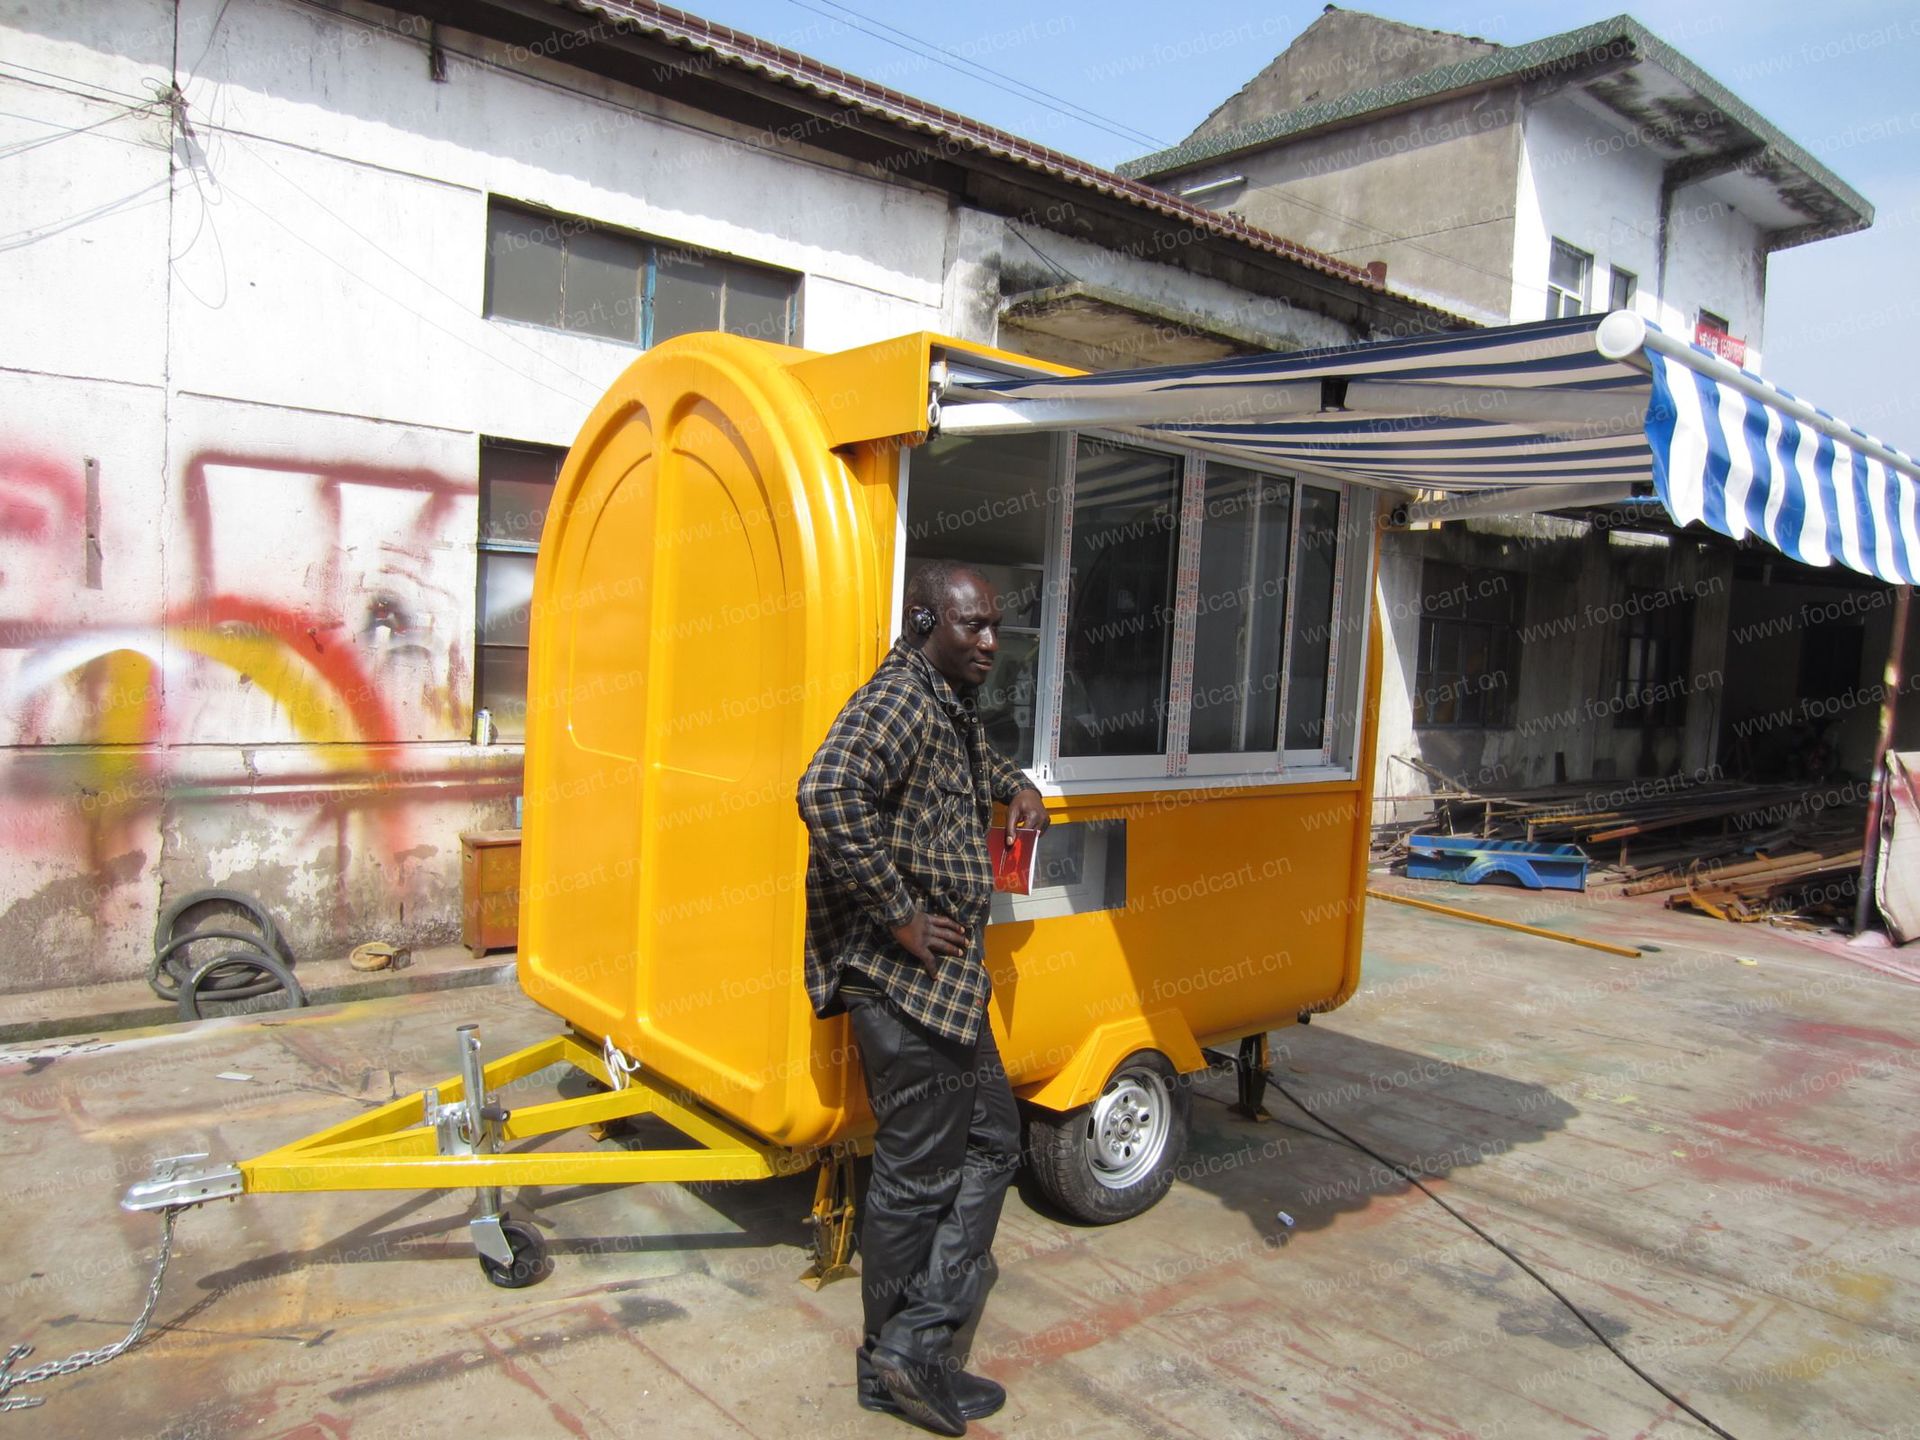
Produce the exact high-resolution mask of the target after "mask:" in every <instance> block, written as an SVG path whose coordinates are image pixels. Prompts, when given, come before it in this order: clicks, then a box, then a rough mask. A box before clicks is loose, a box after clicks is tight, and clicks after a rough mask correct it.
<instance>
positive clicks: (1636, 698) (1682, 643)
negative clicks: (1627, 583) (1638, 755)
mask: <svg viewBox="0 0 1920 1440" xmlns="http://www.w3.org/2000/svg"><path fill="white" fill-rule="evenodd" d="M1626 608H1627V614H1626V616H1625V617H1624V618H1623V619H1622V620H1621V621H1620V671H1619V675H1618V677H1617V678H1616V679H1615V681H1614V685H1613V698H1614V705H1613V710H1614V722H1613V723H1614V724H1615V725H1620V726H1626V727H1629V728H1632V729H1646V728H1649V727H1652V726H1658V725H1684V724H1685V723H1686V719H1687V692H1688V690H1689V688H1690V686H1689V685H1688V683H1687V678H1686V670H1687V657H1688V655H1689V653H1690V650H1691V644H1690V642H1691V639H1692V635H1693V600H1692V598H1691V597H1689V596H1684V595H1682V594H1681V593H1680V592H1679V591H1676V590H1636V591H1634V592H1633V594H1632V595H1631V596H1629V597H1628V600H1627V607H1626Z"/></svg>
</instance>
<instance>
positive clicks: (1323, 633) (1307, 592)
mask: <svg viewBox="0 0 1920 1440" xmlns="http://www.w3.org/2000/svg"><path fill="white" fill-rule="evenodd" d="M1339 555H1340V495H1339V492H1338V491H1335V490H1323V489H1321V488H1320V487H1319V486H1317V485H1303V486H1302V487H1301V489H1300V533H1299V537H1298V540H1297V542H1296V544H1295V547H1294V557H1293V564H1294V610H1293V660H1292V664H1291V666H1290V668H1289V670H1288V674H1287V749H1289V750H1318V749H1320V748H1321V745H1322V742H1323V740H1324V738H1325V730H1326V718H1327V667H1328V663H1329V661H1330V660H1331V658H1332V655H1333V578H1334V573H1335V569H1336V562H1337V561H1338V559H1339Z"/></svg>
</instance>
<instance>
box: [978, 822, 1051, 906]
mask: <svg viewBox="0 0 1920 1440" xmlns="http://www.w3.org/2000/svg"><path fill="white" fill-rule="evenodd" d="M1009 837H1011V843H1009ZM1039 842H1040V832H1039V831H1038V830H1034V829H1022V830H1014V831H1011V832H1009V831H1006V830H989V831H988V832H987V854H988V856H989V857H991V859H992V860H993V888H994V889H996V890H1000V891H1004V892H1005V893H1006V894H1009V895H1031V894H1032V893H1033V872H1034V866H1035V864H1037V863H1038V861H1039V859H1040V843H1039Z"/></svg>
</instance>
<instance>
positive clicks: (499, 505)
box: [480, 444, 567, 545]
mask: <svg viewBox="0 0 1920 1440" xmlns="http://www.w3.org/2000/svg"><path fill="white" fill-rule="evenodd" d="M566 453H567V452H566V451H564V450H529V449H522V448H521V447H520V446H518V445H485V444H483V445H482V446H481V447H480V539H481V540H482V541H483V542H484V541H487V540H511V541H515V542H517V543H520V544H524V545H537V544H539V543H540V528H541V526H543V525H545V524H546V520H547V506H548V505H549V504H551V503H552V501H553V486H554V482H555V480H556V479H558V478H559V474H560V462H561V460H563V459H564V458H565V457H566Z"/></svg>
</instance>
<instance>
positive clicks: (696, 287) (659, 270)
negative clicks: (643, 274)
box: [648, 250, 725, 345]
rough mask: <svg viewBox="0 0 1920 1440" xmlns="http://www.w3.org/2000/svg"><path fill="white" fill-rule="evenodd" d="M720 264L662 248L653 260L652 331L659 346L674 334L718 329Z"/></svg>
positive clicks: (650, 338)
mask: <svg viewBox="0 0 1920 1440" xmlns="http://www.w3.org/2000/svg"><path fill="white" fill-rule="evenodd" d="M724 279H725V276H724V274H723V272H722V271H721V269H720V267H719V266H718V265H716V264H714V263H713V262H712V261H710V260H706V259H703V258H702V257H700V256H698V255H686V254H675V253H674V252H673V251H670V250H662V251H660V252H658V255H657V257H656V259H655V261H654V271H653V332H652V334H651V335H650V336H649V338H648V343H649V344H653V345H658V344H659V343H660V342H661V341H662V340H671V339H672V338H673V337H674V336H676V335H691V334H692V333H693V332H694V331H696V330H718V329H719V328H720V289H721V285H722V284H723V282H724Z"/></svg>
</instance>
